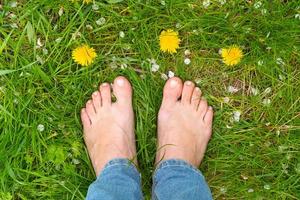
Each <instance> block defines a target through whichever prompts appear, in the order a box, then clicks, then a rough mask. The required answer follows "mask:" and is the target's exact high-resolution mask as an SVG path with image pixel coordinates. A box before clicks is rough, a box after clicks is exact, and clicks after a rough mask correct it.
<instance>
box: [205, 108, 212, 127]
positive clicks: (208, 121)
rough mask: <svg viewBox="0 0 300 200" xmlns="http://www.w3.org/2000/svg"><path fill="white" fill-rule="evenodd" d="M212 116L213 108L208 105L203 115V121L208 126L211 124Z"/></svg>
mask: <svg viewBox="0 0 300 200" xmlns="http://www.w3.org/2000/svg"><path fill="white" fill-rule="evenodd" d="M213 116H214V111H213V108H212V107H211V106H209V107H208V109H207V112H206V113H205V116H204V122H205V123H206V124H208V125H209V126H211V125H212V121H213Z"/></svg>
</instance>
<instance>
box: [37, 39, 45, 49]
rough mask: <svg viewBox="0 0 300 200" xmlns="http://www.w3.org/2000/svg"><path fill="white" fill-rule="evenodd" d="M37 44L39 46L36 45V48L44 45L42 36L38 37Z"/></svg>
mask: <svg viewBox="0 0 300 200" xmlns="http://www.w3.org/2000/svg"><path fill="white" fill-rule="evenodd" d="M36 44H37V47H36V48H41V47H43V46H44V44H43V43H42V41H41V38H38V39H37V41H36Z"/></svg>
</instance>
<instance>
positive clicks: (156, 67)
mask: <svg viewBox="0 0 300 200" xmlns="http://www.w3.org/2000/svg"><path fill="white" fill-rule="evenodd" d="M158 70H159V65H158V64H156V63H154V64H152V66H151V71H152V72H157V71H158Z"/></svg>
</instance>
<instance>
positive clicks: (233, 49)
mask: <svg viewBox="0 0 300 200" xmlns="http://www.w3.org/2000/svg"><path fill="white" fill-rule="evenodd" d="M221 56H222V58H223V62H224V63H225V64H226V65H228V66H233V65H236V64H238V63H239V62H240V61H241V59H242V57H243V52H242V49H241V48H240V47H238V46H235V45H233V46H230V47H228V48H224V49H222V51H221Z"/></svg>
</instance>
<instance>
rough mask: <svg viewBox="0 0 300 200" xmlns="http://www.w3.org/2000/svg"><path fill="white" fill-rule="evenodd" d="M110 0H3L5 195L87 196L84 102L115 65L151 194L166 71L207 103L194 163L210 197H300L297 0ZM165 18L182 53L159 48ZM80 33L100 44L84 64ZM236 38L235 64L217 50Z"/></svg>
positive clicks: (1, 166)
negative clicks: (126, 84)
mask: <svg viewBox="0 0 300 200" xmlns="http://www.w3.org/2000/svg"><path fill="white" fill-rule="evenodd" d="M114 1H116V2H117V0H107V1H104V0H103V1H96V0H95V1H94V2H93V3H89V4H82V0H79V1H77V2H71V1H68V0H51V1H49V0H18V1H15V0H5V1H3V0H2V1H1V0H0V5H1V7H0V24H1V27H0V200H11V199H16V200H17V199H22V200H25V199H47V200H48V199H84V197H85V195H86V191H87V188H88V186H89V184H90V183H91V182H92V181H93V180H94V178H95V174H94V172H93V169H92V166H91V164H90V161H89V157H88V154H87V151H86V149H85V146H84V142H83V139H82V127H81V123H80V115H79V112H80V109H81V108H82V107H83V106H84V105H85V102H86V101H87V100H88V99H89V98H90V95H91V93H92V92H93V91H95V90H96V89H97V87H98V84H99V83H101V82H104V81H112V80H113V79H114V78H115V77H116V76H118V75H125V76H126V77H128V79H130V81H131V83H132V85H133V88H134V109H135V118H136V135H137V145H138V159H139V165H140V170H141V173H142V177H143V192H144V194H145V197H146V199H149V198H150V192H151V175H152V172H153V171H154V167H153V162H154V158H155V150H156V149H155V148H156V116H157V112H158V109H159V106H160V102H161V98H162V97H161V96H162V88H163V85H164V82H165V80H164V77H166V75H165V74H167V75H168V74H169V71H171V72H173V73H175V75H176V76H179V77H181V78H182V79H184V80H187V79H190V80H193V81H195V82H196V83H197V85H198V86H199V87H200V88H201V89H202V91H203V93H204V95H205V97H206V98H207V99H208V101H209V103H210V104H211V105H212V106H213V107H214V110H215V118H214V127H213V137H212V139H211V142H210V144H209V146H208V150H207V154H206V157H205V158H204V161H203V163H202V165H201V167H200V169H201V171H202V172H203V174H204V175H205V177H206V179H207V181H208V184H209V186H210V188H211V190H212V193H213V196H214V198H215V199H255V200H256V199H259V200H263V199H266V200H268V199H300V59H299V58H300V39H299V37H300V28H299V27H300V4H299V0H294V1H284V0H282V1H279V0H275V1H254V0H248V1H238V0H227V2H226V1H225V0H211V1H210V4H208V2H209V1H204V2H203V1H200V0H198V1H197V0H195V1H191V0H165V1H159V0H152V1H150V0H143V1H142V0H128V1H125V0H124V1H120V0H119V1H120V2H117V3H112V2H114ZM224 2H225V3H224ZM223 3H224V4H223ZM165 29H173V30H175V31H178V34H179V38H180V39H181V43H180V48H179V49H178V50H177V53H174V54H167V53H163V52H161V51H160V48H159V34H160V33H161V31H162V30H165ZM121 31H123V32H121ZM120 32H121V33H120ZM82 44H88V45H89V46H90V47H93V48H94V49H95V50H96V53H97V57H96V60H95V61H94V63H93V64H91V65H90V66H88V67H82V66H80V65H77V64H76V63H75V62H74V61H73V60H72V50H73V49H75V48H76V47H78V46H80V45H82ZM231 45H237V46H239V47H240V48H241V49H242V50H243V54H244V57H243V58H242V60H241V62H240V63H239V64H238V65H236V66H234V67H228V66H226V65H225V64H224V63H223V62H222V59H221V56H220V54H219V50H220V49H221V48H226V47H228V46H231ZM187 49H188V50H190V52H191V55H189V58H190V60H191V63H190V64H189V65H186V64H185V63H184V59H185V54H184V52H185V50H187ZM149 59H155V60H156V63H157V64H158V65H159V66H160V67H159V70H158V71H156V72H153V71H151V63H150V61H149Z"/></svg>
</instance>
